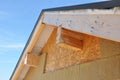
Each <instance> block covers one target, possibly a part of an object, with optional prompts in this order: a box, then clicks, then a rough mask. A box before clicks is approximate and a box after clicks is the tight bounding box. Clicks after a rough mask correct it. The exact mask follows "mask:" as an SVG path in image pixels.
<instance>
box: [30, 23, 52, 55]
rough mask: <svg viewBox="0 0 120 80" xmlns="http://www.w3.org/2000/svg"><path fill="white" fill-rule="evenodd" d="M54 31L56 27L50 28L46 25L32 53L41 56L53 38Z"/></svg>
mask: <svg viewBox="0 0 120 80" xmlns="http://www.w3.org/2000/svg"><path fill="white" fill-rule="evenodd" d="M53 30H54V27H52V26H49V25H45V26H44V28H43V30H42V32H41V34H40V36H39V38H38V40H37V42H36V44H35V46H34V47H33V49H32V51H31V53H33V54H34V53H35V55H39V54H40V52H41V50H42V48H43V47H44V45H45V44H46V43H47V41H48V39H49V37H50V36H51V34H52V32H53Z"/></svg>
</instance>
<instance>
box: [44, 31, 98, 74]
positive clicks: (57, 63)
mask: <svg viewBox="0 0 120 80" xmlns="http://www.w3.org/2000/svg"><path fill="white" fill-rule="evenodd" d="M56 31H57V30H54V31H53V33H52V35H51V37H50V38H49V40H48V42H47V44H46V45H45V47H44V49H43V51H42V53H47V54H48V55H47V61H46V67H45V71H46V72H49V71H55V70H58V69H61V68H65V67H68V66H71V65H75V64H79V63H83V62H86V61H91V60H94V59H96V58H99V55H100V48H99V47H100V46H99V38H97V37H93V36H89V35H86V34H82V33H79V34H82V35H83V36H84V40H83V49H82V50H81V49H79V48H76V47H72V46H69V45H67V44H58V45H57V44H56ZM60 45H62V46H60Z"/></svg>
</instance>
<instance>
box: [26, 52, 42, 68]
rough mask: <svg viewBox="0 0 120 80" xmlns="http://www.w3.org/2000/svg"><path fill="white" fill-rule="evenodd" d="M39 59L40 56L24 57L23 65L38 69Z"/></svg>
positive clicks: (30, 55) (29, 55)
mask: <svg viewBox="0 0 120 80" xmlns="http://www.w3.org/2000/svg"><path fill="white" fill-rule="evenodd" d="M39 58H40V56H37V55H33V54H27V55H26V57H25V61H24V64H25V65H27V66H30V67H38V66H39Z"/></svg>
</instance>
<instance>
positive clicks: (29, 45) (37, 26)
mask: <svg viewBox="0 0 120 80" xmlns="http://www.w3.org/2000/svg"><path fill="white" fill-rule="evenodd" d="M42 19H43V15H42V16H41V18H40V20H39V21H38V23H37V25H36V29H35V31H34V32H33V35H32V37H31V41H30V43H29V44H28V46H27V48H26V49H25V51H24V53H23V55H22V58H21V59H20V61H19V63H18V67H17V68H16V70H15V72H14V74H13V76H12V78H11V80H16V78H17V77H16V76H17V75H18V71H19V68H20V67H21V66H20V65H22V63H23V62H24V59H25V55H26V54H27V53H28V50H29V48H30V47H31V45H32V42H33V40H34V38H35V35H36V33H37V32H38V29H39V27H40V25H41V24H42ZM23 70H25V69H24V68H23ZM27 71H28V70H27V69H26V71H25V74H26V73H27ZM21 75H22V74H20V75H19V76H21ZM19 76H18V77H19ZM24 76H25V75H23V76H21V78H20V79H23V78H24Z"/></svg>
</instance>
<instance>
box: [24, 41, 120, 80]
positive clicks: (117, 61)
mask: <svg viewBox="0 0 120 80" xmlns="http://www.w3.org/2000/svg"><path fill="white" fill-rule="evenodd" d="M101 41H102V43H100V44H101V48H104V47H105V46H107V47H108V48H105V49H106V51H109V50H110V52H109V53H108V52H106V51H105V52H106V54H105V55H107V57H104V54H103V56H101V58H99V59H97V60H93V61H90V62H86V63H82V64H78V65H74V66H69V67H66V68H64V69H61V70H57V71H53V72H47V73H44V64H45V55H44V54H42V55H41V57H40V62H39V67H38V68H30V70H29V72H28V73H27V75H26V77H25V78H24V80H90V79H91V80H120V53H119V54H116V53H114V49H116V48H119V49H116V52H120V47H119V46H120V43H117V42H113V41H109V40H104V39H101ZM106 42H107V43H106ZM109 44H114V46H113V45H109ZM102 50H103V49H101V51H102ZM112 50H113V51H112ZM111 51H112V52H111ZM102 52H103V53H105V52H104V51H102ZM113 55H114V56H113Z"/></svg>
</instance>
